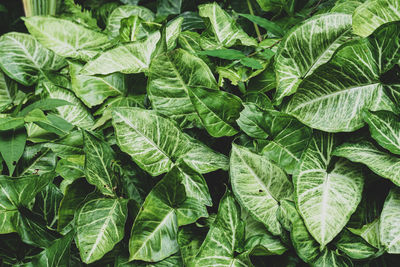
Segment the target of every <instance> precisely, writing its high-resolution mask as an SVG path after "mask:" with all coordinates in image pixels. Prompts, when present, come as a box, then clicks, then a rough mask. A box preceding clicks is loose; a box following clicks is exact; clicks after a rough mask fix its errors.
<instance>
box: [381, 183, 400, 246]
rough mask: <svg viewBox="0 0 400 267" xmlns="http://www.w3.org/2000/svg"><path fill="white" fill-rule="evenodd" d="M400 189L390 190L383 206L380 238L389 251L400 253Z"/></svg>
mask: <svg viewBox="0 0 400 267" xmlns="http://www.w3.org/2000/svg"><path fill="white" fill-rule="evenodd" d="M399 219H400V189H399V188H398V187H395V188H393V189H392V190H390V192H389V195H388V196H387V198H386V200H385V204H384V206H383V210H382V214H381V221H380V238H381V241H382V244H383V245H384V246H385V248H386V249H387V251H388V252H389V253H394V254H399V253H400V220H399Z"/></svg>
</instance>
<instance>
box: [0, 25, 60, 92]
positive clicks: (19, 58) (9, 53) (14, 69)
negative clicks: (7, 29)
mask: <svg viewBox="0 0 400 267" xmlns="http://www.w3.org/2000/svg"><path fill="white" fill-rule="evenodd" d="M66 63H67V62H66V61H65V60H64V59H63V58H62V57H60V56H57V55H55V54H54V53H53V52H52V51H50V50H48V49H46V48H45V47H44V46H43V45H42V44H40V43H39V42H38V41H36V39H35V38H34V37H33V36H31V35H29V34H25V33H18V32H11V33H7V34H4V35H3V36H1V37H0V67H1V68H2V70H3V71H4V72H5V73H6V74H7V75H8V76H10V77H11V78H12V79H14V80H16V81H17V82H19V83H22V84H24V85H27V86H30V85H33V84H35V83H36V82H37V80H38V78H39V75H40V73H41V71H48V70H59V69H61V68H62V67H63V66H65V65H66ZM2 80H3V79H2ZM1 84H2V85H3V86H4V87H3V86H2V94H1V95H2V96H3V97H5V99H7V98H8V99H9V100H11V99H12V98H13V95H14V93H12V92H13V90H15V89H12V88H10V89H8V90H7V87H5V86H6V84H5V81H2V82H1ZM3 91H5V92H4V93H3ZM3 97H2V98H0V99H3Z"/></svg>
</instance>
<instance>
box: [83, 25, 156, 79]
mask: <svg viewBox="0 0 400 267" xmlns="http://www.w3.org/2000/svg"><path fill="white" fill-rule="evenodd" d="M159 39H160V33H159V32H155V33H153V34H151V35H149V37H148V38H147V39H145V40H140V41H136V42H132V43H128V44H122V45H120V46H117V47H115V48H112V49H110V50H107V51H105V52H103V53H101V54H100V55H99V56H98V57H96V58H94V59H93V60H91V61H89V62H88V63H87V64H86V65H85V66H84V67H83V69H82V71H81V74H84V75H95V74H103V75H106V74H110V73H114V72H122V73H140V72H143V71H147V70H148V68H149V65H150V61H151V57H152V54H153V52H154V51H155V49H156V45H157V42H158V40H159Z"/></svg>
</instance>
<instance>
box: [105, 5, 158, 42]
mask: <svg viewBox="0 0 400 267" xmlns="http://www.w3.org/2000/svg"><path fill="white" fill-rule="evenodd" d="M131 16H138V17H139V18H140V19H142V20H144V21H153V20H154V13H153V12H151V10H149V9H147V8H145V7H141V6H133V5H125V6H120V7H118V8H116V9H114V11H113V12H112V13H111V14H110V16H109V17H108V19H107V28H106V31H107V32H108V34H109V35H110V36H111V37H117V36H118V35H119V29H120V27H121V20H122V19H124V18H128V17H131Z"/></svg>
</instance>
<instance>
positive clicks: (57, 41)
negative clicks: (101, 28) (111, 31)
mask: <svg viewBox="0 0 400 267" xmlns="http://www.w3.org/2000/svg"><path fill="white" fill-rule="evenodd" d="M24 21H25V25H26V27H27V28H28V31H29V33H30V34H32V35H33V36H34V37H35V38H36V39H37V40H38V41H39V42H40V43H41V44H42V45H43V46H45V47H47V48H48V49H51V50H53V51H54V53H56V54H57V55H60V56H63V57H70V58H76V59H81V60H84V61H86V60H89V59H91V58H93V57H94V56H95V55H96V54H97V53H98V52H100V51H101V50H102V48H103V47H104V46H105V45H106V44H107V43H108V38H107V35H105V34H103V33H100V32H96V31H93V30H90V29H88V28H85V27H84V26H82V25H79V24H76V23H74V22H72V21H69V20H64V19H59V18H54V17H44V16H33V17H28V18H24Z"/></svg>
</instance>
